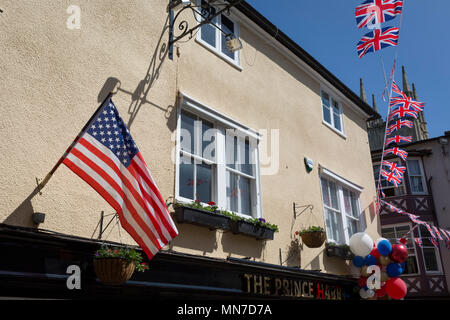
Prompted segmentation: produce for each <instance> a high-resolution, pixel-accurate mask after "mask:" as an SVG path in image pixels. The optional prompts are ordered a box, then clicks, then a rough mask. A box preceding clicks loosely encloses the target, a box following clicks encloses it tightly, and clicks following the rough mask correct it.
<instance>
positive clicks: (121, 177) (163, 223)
mask: <svg viewBox="0 0 450 320" xmlns="http://www.w3.org/2000/svg"><path fill="white" fill-rule="evenodd" d="M71 148H72V149H69V150H68V151H67V153H66V154H65V155H64V156H63V158H64V159H63V163H64V164H65V165H66V166H67V167H68V168H69V169H71V170H72V171H73V172H74V173H76V174H77V175H79V176H80V177H81V178H82V179H83V180H84V181H86V182H87V183H88V184H89V185H90V186H91V187H92V188H94V189H95V190H96V191H97V192H98V193H99V194H100V195H101V196H102V197H103V198H104V199H105V200H106V201H107V202H108V203H109V204H110V205H111V206H112V207H113V208H114V210H116V212H117V214H118V216H119V219H120V223H121V225H122V227H123V228H124V229H125V230H126V231H127V232H128V233H129V234H130V235H131V236H132V237H133V239H134V240H135V241H136V242H137V243H138V244H139V246H140V247H141V248H142V249H143V250H144V252H145V253H146V254H147V256H148V258H149V259H151V258H152V257H153V256H154V255H155V254H156V253H157V252H158V251H159V250H161V249H162V248H163V247H164V246H165V245H166V244H167V243H168V242H169V241H170V240H171V239H173V238H174V237H176V236H177V235H178V230H177V228H176V226H175V224H174V222H173V221H172V219H171V217H170V214H169V210H168V209H167V206H166V204H165V202H164V200H163V198H162V196H161V194H160V193H159V190H158V188H157V186H156V183H155V181H154V180H153V178H152V176H151V174H150V171H149V169H148V168H147V165H146V164H145V162H144V159H143V158H142V155H141V154H140V152H139V149H138V147H137V146H136V144H135V143H134V141H133V139H132V137H131V135H130V132H129V130H128V128H127V127H126V125H125V123H124V122H123V120H122V118H121V117H120V115H119V112H118V111H117V109H116V107H115V106H114V103H113V102H112V100H111V98H110V97H108V98H107V99H106V100H105V102H104V103H103V104H102V106H101V107H100V108H99V109H98V110H97V112H96V114H94V116H93V117H92V118H91V120H90V121H89V122H88V124H87V125H86V126H85V128H84V129H83V130H82V131H81V133H80V134H79V136H78V137H77V139H75V141H74V143H73V144H72V146H71Z"/></svg>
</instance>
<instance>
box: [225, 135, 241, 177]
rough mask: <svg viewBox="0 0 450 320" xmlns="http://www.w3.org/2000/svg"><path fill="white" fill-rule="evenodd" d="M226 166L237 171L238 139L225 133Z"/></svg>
mask: <svg viewBox="0 0 450 320" xmlns="http://www.w3.org/2000/svg"><path fill="white" fill-rule="evenodd" d="M225 153H226V165H227V166H228V167H230V168H233V169H237V168H238V167H237V163H238V138H237V137H236V136H232V135H230V134H228V133H227V135H226V145H225Z"/></svg>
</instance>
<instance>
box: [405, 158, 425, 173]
mask: <svg viewBox="0 0 450 320" xmlns="http://www.w3.org/2000/svg"><path fill="white" fill-rule="evenodd" d="M408 173H409V174H410V175H412V176H420V175H422V172H421V171H420V164H419V160H408Z"/></svg>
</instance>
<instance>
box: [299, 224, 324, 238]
mask: <svg viewBox="0 0 450 320" xmlns="http://www.w3.org/2000/svg"><path fill="white" fill-rule="evenodd" d="M318 231H319V232H324V230H323V228H322V227H318V226H312V227H309V228H306V229H302V230H300V231H296V232H295V234H296V235H299V236H301V235H302V234H305V233H309V232H318Z"/></svg>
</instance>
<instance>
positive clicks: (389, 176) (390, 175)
mask: <svg viewBox="0 0 450 320" xmlns="http://www.w3.org/2000/svg"><path fill="white" fill-rule="evenodd" d="M381 175H382V176H383V177H385V178H386V180H387V181H389V182H390V183H392V184H393V185H394V186H396V187H398V186H399V185H400V184H401V183H402V178H403V177H400V176H398V175H396V174H395V172H387V171H386V170H384V169H381Z"/></svg>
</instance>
